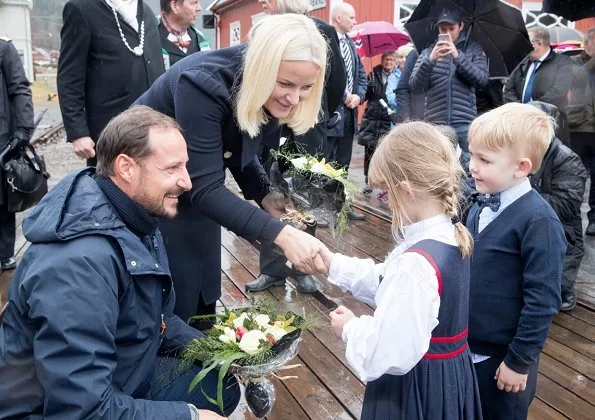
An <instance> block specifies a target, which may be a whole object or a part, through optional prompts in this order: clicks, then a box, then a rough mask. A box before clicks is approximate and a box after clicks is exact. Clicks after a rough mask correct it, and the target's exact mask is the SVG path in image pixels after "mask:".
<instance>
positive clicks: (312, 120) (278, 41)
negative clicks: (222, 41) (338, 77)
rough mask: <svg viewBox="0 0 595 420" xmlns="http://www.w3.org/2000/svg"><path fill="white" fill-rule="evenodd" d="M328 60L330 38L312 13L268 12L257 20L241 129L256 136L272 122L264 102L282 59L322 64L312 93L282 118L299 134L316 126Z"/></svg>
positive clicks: (240, 98)
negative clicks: (275, 13) (327, 37)
mask: <svg viewBox="0 0 595 420" xmlns="http://www.w3.org/2000/svg"><path fill="white" fill-rule="evenodd" d="M326 60H327V45H326V41H325V40H324V38H323V37H322V35H320V32H318V29H317V28H316V25H315V24H314V22H313V21H312V19H310V18H309V17H307V16H304V15H297V14H293V13H285V14H281V15H272V16H267V17H265V18H263V19H262V20H261V21H260V22H258V23H257V24H255V25H254V26H253V27H252V29H251V30H250V35H249V43H248V48H247V50H246V54H245V56H244V68H243V80H242V83H241V86H240V88H239V91H238V95H237V101H236V111H235V112H236V118H237V121H238V124H239V126H240V129H241V130H242V131H244V132H246V133H248V134H249V135H250V137H256V136H257V135H258V134H259V133H260V130H261V128H262V126H263V125H265V124H266V123H267V122H268V117H267V115H266V114H265V110H264V109H263V106H264V104H265V103H266V101H267V100H268V99H269V97H270V96H271V93H272V92H273V89H274V88H275V83H276V82H277V75H278V73H279V66H280V65H281V61H309V62H312V63H314V64H316V65H317V66H318V67H320V71H319V72H318V76H317V77H316V81H315V82H314V86H313V87H312V90H311V92H310V96H309V97H308V98H307V99H305V100H302V101H300V102H299V103H298V104H297V105H296V106H295V107H293V109H292V110H291V112H290V113H289V115H288V116H287V117H286V118H283V119H281V120H280V121H279V122H280V123H281V124H286V125H287V126H288V127H289V128H291V129H292V130H293V132H294V133H296V134H298V135H299V134H304V133H305V132H306V131H308V130H309V129H310V128H312V127H314V125H315V124H316V123H317V122H318V118H319V114H320V109H321V108H320V104H321V99H322V90H323V88H324V74H325V71H326Z"/></svg>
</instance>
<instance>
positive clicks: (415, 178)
mask: <svg viewBox="0 0 595 420" xmlns="http://www.w3.org/2000/svg"><path fill="white" fill-rule="evenodd" d="M461 176H462V169H461V166H460V164H459V163H458V161H457V159H456V157H455V156H454V153H453V151H452V148H451V146H450V144H449V143H448V140H447V139H446V137H444V136H443V135H442V134H440V132H439V131H438V130H437V129H436V128H434V127H433V126H432V125H430V124H427V123H423V122H410V123H405V124H401V125H399V126H397V127H396V128H395V129H394V130H393V131H391V132H390V133H389V134H388V136H387V137H385V138H384V139H383V140H382V142H381V143H380V146H379V147H378V150H377V151H376V153H375V154H374V157H373V158H372V163H371V167H370V173H369V177H370V178H369V179H370V181H371V182H372V184H373V185H375V186H376V187H378V188H382V189H385V190H387V191H388V196H389V206H390V208H391V210H392V212H393V234H394V236H395V238H396V239H397V241H398V246H397V247H396V248H395V249H394V250H393V251H392V252H391V253H390V255H389V256H388V258H387V259H386V261H385V262H384V263H383V264H374V262H373V261H372V260H371V259H366V260H362V259H358V258H349V257H347V256H344V255H340V254H333V253H331V252H330V251H328V250H324V252H323V253H324V256H323V258H324V260H325V263H326V265H327V267H329V273H328V274H329V276H328V279H329V281H330V282H331V283H334V284H336V285H338V286H340V287H341V288H343V289H344V290H350V291H351V292H352V293H353V295H354V296H355V297H357V298H358V299H360V300H362V301H364V302H366V303H369V304H371V305H374V306H375V307H376V310H375V312H374V315H373V316H366V315H364V316H361V317H359V318H358V317H355V316H354V314H353V312H351V311H350V310H349V309H347V308H345V307H339V308H337V309H336V310H335V311H333V312H331V314H330V316H331V324H332V327H333V330H334V331H335V334H336V335H337V336H338V337H339V338H342V339H343V341H345V343H346V346H347V350H346V358H347V360H348V361H349V363H350V364H351V366H352V367H353V368H354V369H355V371H356V372H357V373H358V375H359V376H360V378H361V379H362V380H364V381H367V386H366V393H365V397H364V403H363V411H362V419H382V420H389V419H407V420H410V419H432V420H434V419H480V418H481V407H480V400H479V391H478V387H477V380H476V377H475V372H474V370H473V363H472V361H471V356H470V353H469V350H468V349H467V318H468V308H467V306H468V296H469V255H470V254H471V251H472V240H471V237H470V235H469V233H468V232H467V230H466V229H465V227H464V226H463V225H462V223H461V221H460V220H459V218H458V215H457V202H458V198H459V181H460V177H461Z"/></svg>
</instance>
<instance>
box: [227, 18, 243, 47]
mask: <svg viewBox="0 0 595 420" xmlns="http://www.w3.org/2000/svg"><path fill="white" fill-rule="evenodd" d="M236 35H237V37H236ZM241 43H242V23H241V22H240V21H239V20H236V21H235V22H231V23H230V24H229V46H230V47H233V46H234V45H240V44H241Z"/></svg>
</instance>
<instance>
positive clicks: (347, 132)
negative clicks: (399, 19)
mask: <svg viewBox="0 0 595 420" xmlns="http://www.w3.org/2000/svg"><path fill="white" fill-rule="evenodd" d="M331 18H332V23H333V26H334V27H335V30H336V31H337V35H338V36H339V45H340V47H341V55H342V56H343V61H344V62H345V73H346V76H347V87H346V88H345V94H344V95H343V103H342V104H339V106H338V107H337V110H336V111H335V112H336V113H337V114H338V115H339V116H340V121H339V123H338V124H336V125H335V126H333V127H332V128H330V129H329V131H328V135H327V147H326V151H325V158H326V160H327V161H332V162H336V163H337V164H338V165H340V166H344V167H345V168H349V163H350V162H351V152H352V150H353V137H354V136H355V135H356V134H357V131H358V130H357V123H358V121H357V107H358V106H359V105H360V104H361V103H362V102H363V101H364V99H365V97H366V90H367V87H368V79H367V77H366V71H365V69H364V65H363V64H362V60H361V58H360V57H359V55H358V53H357V51H356V49H355V44H354V43H353V41H352V40H351V39H350V38H349V37H348V36H347V33H348V32H351V30H352V29H353V25H355V24H356V23H357V22H356V20H355V9H354V8H353V6H352V5H350V4H349V3H339V4H337V5H336V6H335V7H334V8H333V9H332V10H331ZM349 218H350V219H352V220H363V219H364V215H363V214H360V213H356V212H354V211H351V212H350V213H349Z"/></svg>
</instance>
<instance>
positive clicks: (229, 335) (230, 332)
mask: <svg viewBox="0 0 595 420" xmlns="http://www.w3.org/2000/svg"><path fill="white" fill-rule="evenodd" d="M223 334H225V336H226V337H227V338H229V341H231V342H234V343H235V341H236V333H235V331H234V330H232V329H231V328H229V327H225V329H224V330H223ZM222 341H223V340H222ZM223 342H224V343H225V341H223Z"/></svg>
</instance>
